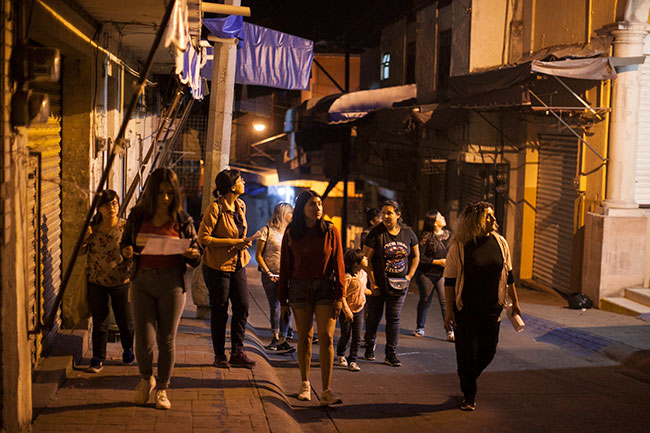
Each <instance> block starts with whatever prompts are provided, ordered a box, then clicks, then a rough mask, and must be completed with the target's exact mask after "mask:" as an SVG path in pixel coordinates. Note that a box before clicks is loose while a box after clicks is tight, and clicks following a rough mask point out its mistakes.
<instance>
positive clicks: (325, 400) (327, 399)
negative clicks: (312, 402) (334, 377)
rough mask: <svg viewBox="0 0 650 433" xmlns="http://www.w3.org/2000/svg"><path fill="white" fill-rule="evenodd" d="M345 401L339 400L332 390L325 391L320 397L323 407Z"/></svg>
mask: <svg viewBox="0 0 650 433" xmlns="http://www.w3.org/2000/svg"><path fill="white" fill-rule="evenodd" d="M341 403H343V400H341V399H340V398H338V397H337V396H336V395H334V393H333V392H332V391H331V390H329V389H328V390H327V391H323V394H321V396H320V404H321V405H323V406H331V405H334V404H341Z"/></svg>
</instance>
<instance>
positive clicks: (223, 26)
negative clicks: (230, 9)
mask: <svg viewBox="0 0 650 433" xmlns="http://www.w3.org/2000/svg"><path fill="white" fill-rule="evenodd" d="M243 23H244V17H242V16H240V15H229V16H227V17H226V18H203V25H204V26H205V28H207V29H208V30H209V31H210V34H211V35H213V36H216V37H218V38H224V39H232V38H238V37H239V33H241V28H242V24H243Z"/></svg>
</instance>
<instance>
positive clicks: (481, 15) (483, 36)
mask: <svg viewBox="0 0 650 433" xmlns="http://www.w3.org/2000/svg"><path fill="white" fill-rule="evenodd" d="M510 4H511V1H510V0H490V1H489V2H483V1H475V2H473V3H472V31H471V35H470V60H469V70H470V72H475V71H479V70H481V69H487V68H492V67H495V66H499V65H502V64H505V63H507V54H508V33H509V27H510V26H509V24H510V20H511V19H512V10H511V8H510Z"/></svg>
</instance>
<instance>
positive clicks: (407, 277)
mask: <svg viewBox="0 0 650 433" xmlns="http://www.w3.org/2000/svg"><path fill="white" fill-rule="evenodd" d="M411 278H413V277H412V276H410V275H408V274H407V275H406V276H405V277H404V279H405V280H407V281H411Z"/></svg>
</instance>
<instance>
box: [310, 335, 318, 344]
mask: <svg viewBox="0 0 650 433" xmlns="http://www.w3.org/2000/svg"><path fill="white" fill-rule="evenodd" d="M311 344H318V337H317V336H315V335H314V337H313V338H312V339H311Z"/></svg>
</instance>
